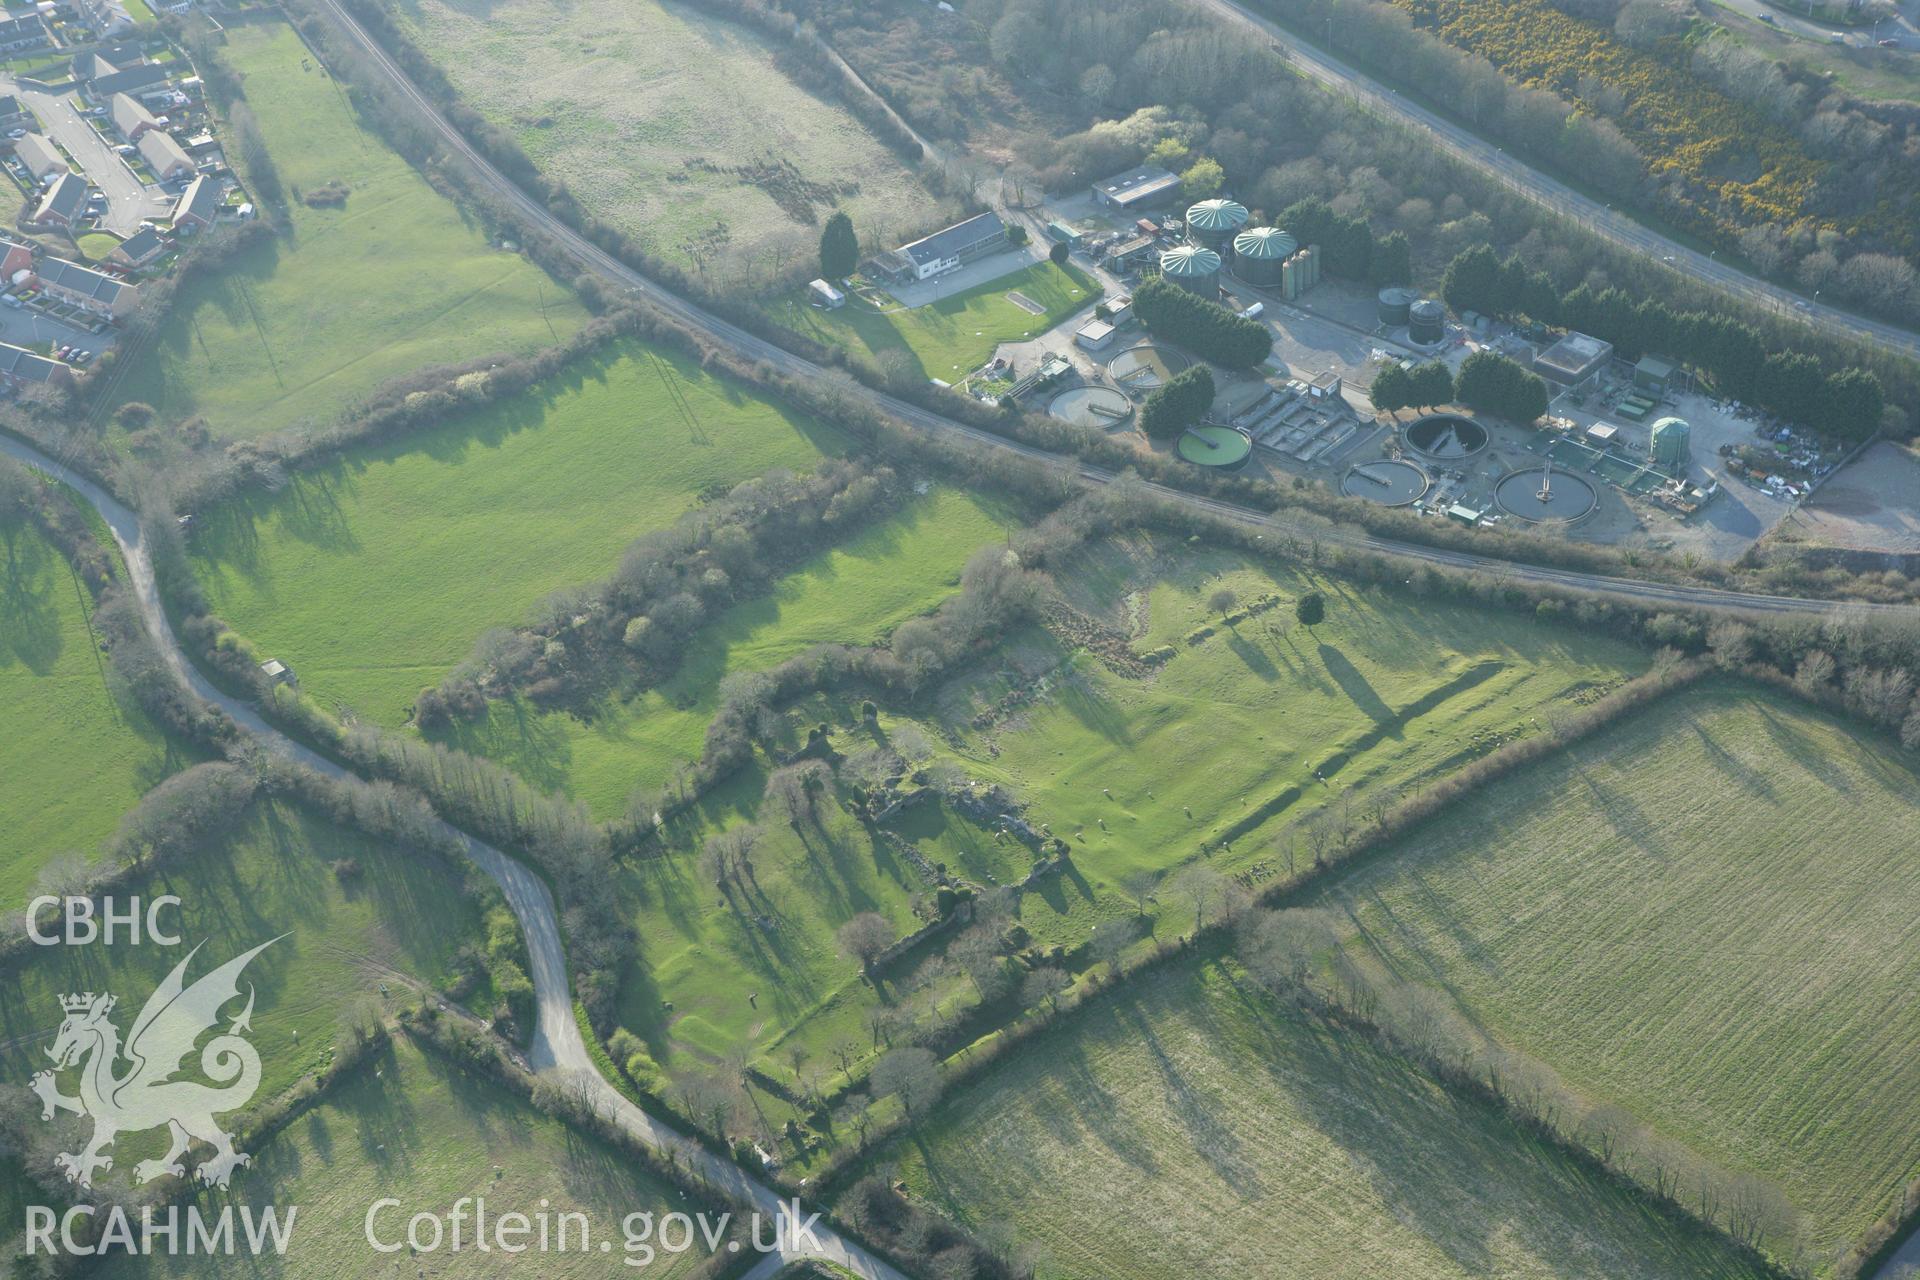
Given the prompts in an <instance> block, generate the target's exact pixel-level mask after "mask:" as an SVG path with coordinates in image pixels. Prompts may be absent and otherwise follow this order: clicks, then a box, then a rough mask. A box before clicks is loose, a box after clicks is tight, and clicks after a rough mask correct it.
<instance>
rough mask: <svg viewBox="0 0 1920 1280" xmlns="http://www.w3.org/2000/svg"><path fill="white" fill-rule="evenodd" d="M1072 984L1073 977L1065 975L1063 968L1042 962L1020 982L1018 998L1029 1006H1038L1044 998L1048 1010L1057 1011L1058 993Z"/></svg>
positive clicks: (1058, 1003)
mask: <svg viewBox="0 0 1920 1280" xmlns="http://www.w3.org/2000/svg"><path fill="white" fill-rule="evenodd" d="M1072 985H1073V979H1072V978H1069V977H1068V976H1067V974H1066V971H1065V970H1064V969H1059V968H1056V967H1054V966H1053V965H1050V964H1043V965H1041V966H1040V967H1039V968H1038V969H1034V970H1032V971H1030V972H1029V973H1028V974H1027V976H1026V978H1025V979H1024V980H1023V981H1022V982H1021V983H1020V999H1021V1001H1022V1002H1023V1003H1024V1004H1026V1005H1027V1006H1028V1007H1029V1008H1032V1007H1036V1006H1038V1005H1039V1004H1040V1002H1041V1001H1043V1000H1044V1001H1046V1004H1047V1008H1048V1010H1049V1011H1053V1012H1058V1010H1059V1008H1060V993H1061V992H1063V991H1065V990H1066V989H1067V988H1068V987H1070V986H1072Z"/></svg>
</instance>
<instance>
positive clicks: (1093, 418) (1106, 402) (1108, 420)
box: [1047, 387, 1133, 429]
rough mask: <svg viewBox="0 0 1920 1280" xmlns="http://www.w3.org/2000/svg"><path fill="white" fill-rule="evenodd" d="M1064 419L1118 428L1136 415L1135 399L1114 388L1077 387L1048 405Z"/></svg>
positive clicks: (1055, 413) (1055, 414) (1090, 425)
mask: <svg viewBox="0 0 1920 1280" xmlns="http://www.w3.org/2000/svg"><path fill="white" fill-rule="evenodd" d="M1047 412H1048V413H1050V414H1052V415H1053V416H1054V417H1056V418H1059V419H1060V420H1061V421H1062V422H1071V423H1073V424H1074V425H1075V426H1081V427H1100V428H1103V429H1104V428H1106V427H1117V426H1119V425H1120V424H1121V423H1123V422H1125V421H1126V420H1127V419H1128V418H1131V417H1132V416H1133V401H1131V400H1129V399H1127V398H1126V397H1125V396H1123V395H1121V394H1120V393H1119V392H1118V391H1115V390H1114V389H1113V388H1112V387H1075V388H1074V389H1073V390H1071V391H1062V392H1061V393H1060V394H1059V395H1057V396H1055V397H1054V398H1053V401H1052V403H1050V404H1049V405H1047Z"/></svg>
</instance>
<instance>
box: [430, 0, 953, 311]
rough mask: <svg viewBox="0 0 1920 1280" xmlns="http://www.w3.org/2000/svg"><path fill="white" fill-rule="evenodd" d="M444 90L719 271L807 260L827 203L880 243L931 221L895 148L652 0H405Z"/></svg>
mask: <svg viewBox="0 0 1920 1280" xmlns="http://www.w3.org/2000/svg"><path fill="white" fill-rule="evenodd" d="M396 8H397V13H398V16H399V17H400V18H401V19H402V21H404V22H406V23H407V24H408V25H409V26H410V27H411V29H412V32H413V35H414V38H415V39H416V40H418V41H419V42H420V44H421V46H422V47H423V48H425V49H427V50H428V51H429V52H430V53H432V54H433V56H435V57H436V58H437V59H438V60H439V62H440V65H441V66H442V67H443V68H444V69H445V71H446V73H447V75H448V76H449V77H450V78H451V79H452V81H453V83H454V85H455V87H456V88H458V89H459V90H460V91H461V93H462V94H463V95H464V97H465V98H466V100H467V101H468V102H470V103H472V104H473V106H474V107H475V109H477V110H478V111H479V112H480V113H481V114H482V115H484V116H486V117H487V119H488V120H489V121H491V122H492V123H494V124H495V125H498V126H499V127H501V128H503V129H505V130H507V131H508V132H510V133H511V134H513V136H514V137H515V138H517V139H518V140H519V142H520V144H521V146H523V147H525V148H526V150H527V153H528V154H529V155H531V156H532V157H533V159H534V162H535V163H536V164H538V165H539V166H540V167H541V169H542V170H543V171H544V172H546V173H548V174H551V175H552V176H553V177H555V178H558V179H560V180H561V181H563V182H564V183H566V185H567V188H568V190H570V191H571V192H572V193H573V195H574V196H575V197H576V198H577V199H578V200H579V201H580V202H581V203H582V204H583V205H584V206H585V207H586V208H587V209H588V210H590V211H591V212H592V213H593V214H595V215H596V216H597V217H600V218H603V219H605V220H606V221H607V222H609V223H611V224H613V225H614V226H616V227H619V228H620V229H621V230H623V231H625V232H627V233H628V234H629V235H633V236H636V237H638V238H639V240H640V242H641V243H642V244H643V245H644V246H645V247H646V249H647V250H648V252H650V253H654V254H657V255H659V256H661V257H664V258H667V259H670V260H673V261H676V262H679V263H682V264H689V265H694V264H698V265H700V266H701V267H702V269H703V270H704V271H705V272H706V273H707V274H709V275H712V276H714V277H716V278H718V279H721V280H729V279H732V278H733V277H735V276H736V275H738V274H740V273H741V272H742V271H743V270H745V269H747V268H749V267H751V268H754V269H757V270H760V271H762V272H764V271H766V270H767V269H768V268H769V267H771V266H775V265H784V264H785V263H786V262H789V261H793V260H797V259H799V258H802V257H810V256H811V255H812V254H813V252H814V249H815V245H816V242H817V240H818V237H819V227H820V224H821V223H822V222H824V221H825V219H826V216H827V215H828V214H829V213H831V212H832V211H833V210H834V209H835V208H836V207H838V208H844V209H846V210H847V212H848V213H849V214H851V215H852V217H853V220H854V224H855V225H856V227H858V228H859V230H860V232H861V235H862V237H863V238H870V239H871V240H872V242H874V243H885V244H888V245H892V244H895V243H898V241H899V240H900V239H901V238H902V237H904V236H905V235H906V233H908V232H909V231H915V230H918V229H920V228H921V227H923V226H924V225H925V224H926V223H927V222H928V221H929V220H931V219H932V218H933V216H934V212H935V202H934V200H933V199H932V197H930V196H929V195H928V194H927V192H926V191H925V190H924V189H923V188H922V187H921V186H920V185H919V182H918V181H917V180H916V179H915V177H914V176H913V174H912V173H911V172H910V171H909V170H908V169H907V168H906V167H905V166H904V165H903V164H902V162H901V161H900V159H899V158H898V157H897V156H895V155H894V154H893V153H892V152H890V151H888V150H887V149H886V148H885V147H884V146H882V145H881V143H880V142H879V141H878V140H877V139H876V138H874V137H873V136H872V135H871V134H870V133H868V132H867V130H866V128H865V127H864V126H863V125H861V124H860V122H859V121H857V120H855V119H854V118H853V116H852V115H850V114H849V113H848V112H847V111H846V110H845V109H844V108H842V107H841V106H839V105H838V104H836V103H833V102H829V101H826V100H823V99H821V98H819V97H816V96H814V95H813V94H812V93H810V92H808V91H807V90H805V89H803V88H801V87H800V86H798V85H797V84H795V83H794V82H793V81H791V80H789V79H788V78H787V77H786V76H785V75H784V74H783V73H782V72H781V71H780V70H779V69H778V68H777V67H776V66H775V65H774V57H775V54H776V52H777V49H776V47H775V46H774V45H772V44H771V43H769V42H768V41H767V40H766V39H765V38H764V37H763V36H761V35H759V34H758V33H756V32H754V31H751V30H749V29H747V28H745V27H741V26H736V25H734V24H733V23H730V22H726V21H724V20H722V19H719V18H717V17H714V16H711V15H709V14H705V13H702V12H701V11H700V8H699V6H697V5H692V4H682V3H674V4H668V5H663V4H660V3H658V2H657V0H570V2H569V3H566V4H562V5H554V4H550V3H539V2H536V0H506V2H505V3H489V4H480V3H474V2H473V0H407V2H406V3H403V4H401V5H399V6H397V7H396Z"/></svg>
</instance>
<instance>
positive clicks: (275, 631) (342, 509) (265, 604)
mask: <svg viewBox="0 0 1920 1280" xmlns="http://www.w3.org/2000/svg"><path fill="white" fill-rule="evenodd" d="M840 440H841V437H840V436H839V435H838V433H837V432H835V431H833V430H832V429H831V428H828V427H823V426H821V425H820V424H818V423H815V422H813V421H811V420H808V419H803V418H800V417H798V416H796V415H794V414H791V413H788V412H786V411H785V410H782V409H779V408H777V407H775V406H772V405H770V404H768V403H767V402H766V401H763V400H759V399H756V398H753V397H752V396H750V395H749V394H748V393H746V392H745V391H743V390H742V389H741V388H739V387H737V386H735V385H734V384H732V383H729V382H725V381H722V380H720V379H718V378H714V377H711V376H709V375H707V374H706V373H704V372H702V371H701V370H700V369H699V367H698V365H696V364H694V363H692V362H690V361H687V360H683V359H680V358H678V357H673V356H657V355H655V354H653V353H652V352H651V350H650V349H649V348H645V347H642V346H639V345H638V344H633V345H629V346H627V347H624V348H622V349H621V350H620V351H619V352H618V353H616V354H615V355H613V356H612V357H610V358H602V359H599V360H594V361H586V362H583V363H580V364H576V365H575V366H573V367H572V368H571V369H570V370H569V371H568V372H567V373H565V374H563V375H561V376H560V377H557V378H555V379H554V380H553V381H551V382H549V383H546V384H543V385H542V386H540V387H536V388H534V389H533V390H531V391H529V392H528V393H526V394H525V395H522V396H519V397H516V398H515V399H513V400H511V401H506V402H503V403H499V404H495V405H492V406H489V407H487V408H485V409H483V410H479V411H477V412H475V413H473V414H471V415H465V416H462V417H460V418H457V419H455V420H453V421H450V422H448V423H447V424H445V425H444V426H442V427H438V428H435V429H433V430H431V431H428V432H425V433H421V434H415V435H411V436H408V437H406V438H405V439H402V440H398V441H394V442H390V443H385V444H379V445H372V446H368V447H365V448H361V449H355V450H353V451H351V452H349V453H348V454H347V455H346V457H345V458H344V459H343V460H342V461H339V462H336V463H334V464H333V465H331V466H328V467H325V468H322V469H319V470H315V471H309V472H303V473H301V474H300V475H299V477H298V478H296V479H295V480H294V481H293V482H292V483H291V484H289V485H288V486H287V487H286V488H284V489H282V490H281V491H280V492H279V493H277V494H273V495H270V496H260V495H255V496H253V497H250V498H247V499H243V500H242V501H240V502H238V503H235V504H232V505H229V506H228V507H225V508H222V509H220V510H218V511H213V512H208V513H205V514H203V516H202V518H201V522H200V524H199V526H197V527H196V530H195V534H194V542H193V551H194V554H195V557H196V560H197V563H198V566H199V569H200V574H201V578H202V581H203V582H204V583H205V585H206V588H207V592H208V595H209V597H210V598H211V600H212V602H213V606H214V611H215V612H216V613H218V614H219V615H220V616H222V617H224V618H226V619H227V620H228V621H229V622H231V623H232V624H233V625H234V627H235V628H236V629H237V630H238V631H239V632H240V633H241V634H243V635H245V636H247V637H248V638H249V639H251V640H253V641H254V642H255V644H256V645H257V646H258V647H259V649H260V651H261V653H262V655H263V656H267V655H271V656H273V657H277V658H280V659H282V660H284V661H285V662H287V663H288V664H289V665H291V666H292V667H293V668H294V669H295V670H296V671H297V672H298V673H299V675H300V678H301V684H302V687H303V688H304V689H306V690H307V691H308V692H310V693H312V694H314V695H316V696H317V697H319V698H321V699H322V700H323V701H326V702H329V703H332V704H337V705H345V706H351V707H352V708H353V709H354V710H355V711H357V712H358V713H359V714H360V715H362V716H365V717H367V718H369V719H372V720H375V721H378V722H379V723H382V724H387V725H397V724H399V723H401V722H403V721H404V720H405V719H406V717H407V715H408V712H409V709H410V707H411V706H412V703H413V698H414V696H415V695H416V694H417V693H418V692H419V691H420V689H421V687H422V686H424V685H427V684H431V683H435V682H437V681H438V680H439V679H440V678H441V677H442V676H444V675H445V674H446V673H447V671H449V670H450V669H451V668H452V667H453V666H454V665H455V664H457V663H458V662H459V661H461V660H462V659H463V658H465V657H466V656H467V655H468V653H469V652H470V651H471V650H472V648H473V644H474V641H475V639H476V638H477V637H478V636H479V635H480V634H481V632H483V631H485V630H486V629H487V628H489V627H494V626H511V625H514V624H516V623H519V622H523V621H525V620H526V618H527V615H528V613H529V611H530V610H531V609H532V607H533V606H534V604H535V603H536V602H537V601H539V600H540V599H541V598H542V597H543V596H545V595H546V594H548V593H549V592H551V591H553V590H555V589H557V588H561V587H569V586H578V585H583V584H586V583H590V582H593V581H595V580H597V579H600V578H603V577H605V576H606V575H607V574H608V573H610V572H611V571H612V570H613V568H614V567H615V565H616V563H617V562H618V559H619V556H620V552H621V551H622V549H624V548H625V547H626V545H627V544H628V543H629V542H631V541H632V540H633V539H634V538H635V537H637V536H638V535H639V534H641V533H643V532H645V531H647V530H649V529H657V528H660V527H662V526H664V525H667V524H670V523H671V522H672V521H673V520H674V518H675V517H677V516H678V515H679V514H680V513H681V512H683V511H685V510H686V509H687V508H689V507H690V506H692V505H693V504H694V502H695V500H696V497H697V495H698V494H699V493H700V492H701V491H702V490H704V489H706V488H708V487H709V486H712V485H731V484H735V483H738V482H739V481H742V480H746V479H749V478H750V477H753V476H756V475H759V474H761V473H762V472H764V471H766V470H767V469H768V468H770V467H776V466H784V467H794V468H806V467H808V466H810V465H811V464H812V463H813V462H814V461H815V460H816V459H817V458H818V457H819V456H820V450H821V449H835V448H838V447H839V444H840Z"/></svg>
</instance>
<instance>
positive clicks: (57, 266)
mask: <svg viewBox="0 0 1920 1280" xmlns="http://www.w3.org/2000/svg"><path fill="white" fill-rule="evenodd" d="M34 281H35V283H37V284H38V285H39V286H40V292H42V293H44V294H46V295H47V296H48V297H49V298H53V299H55V300H57V301H60V302H65V303H70V304H71V305H73V306H76V307H79V308H80V309H81V310H82V311H90V312H92V313H93V314H94V315H97V316H101V317H103V318H105V319H108V320H117V319H119V318H120V317H121V316H124V315H126V314H127V312H129V311H131V310H133V308H134V304H136V303H137V302H139V300H140V290H139V288H138V286H135V285H131V284H128V283H127V282H126V281H124V280H120V279H117V278H115V277H113V276H110V275H107V274H106V273H105V272H101V271H95V270H93V269H92V268H91V267H83V266H81V265H80V264H79V263H77V262H68V261H67V260H66V259H65V258H43V259H41V261H40V265H39V266H38V267H36V268H35V269H34Z"/></svg>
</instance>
